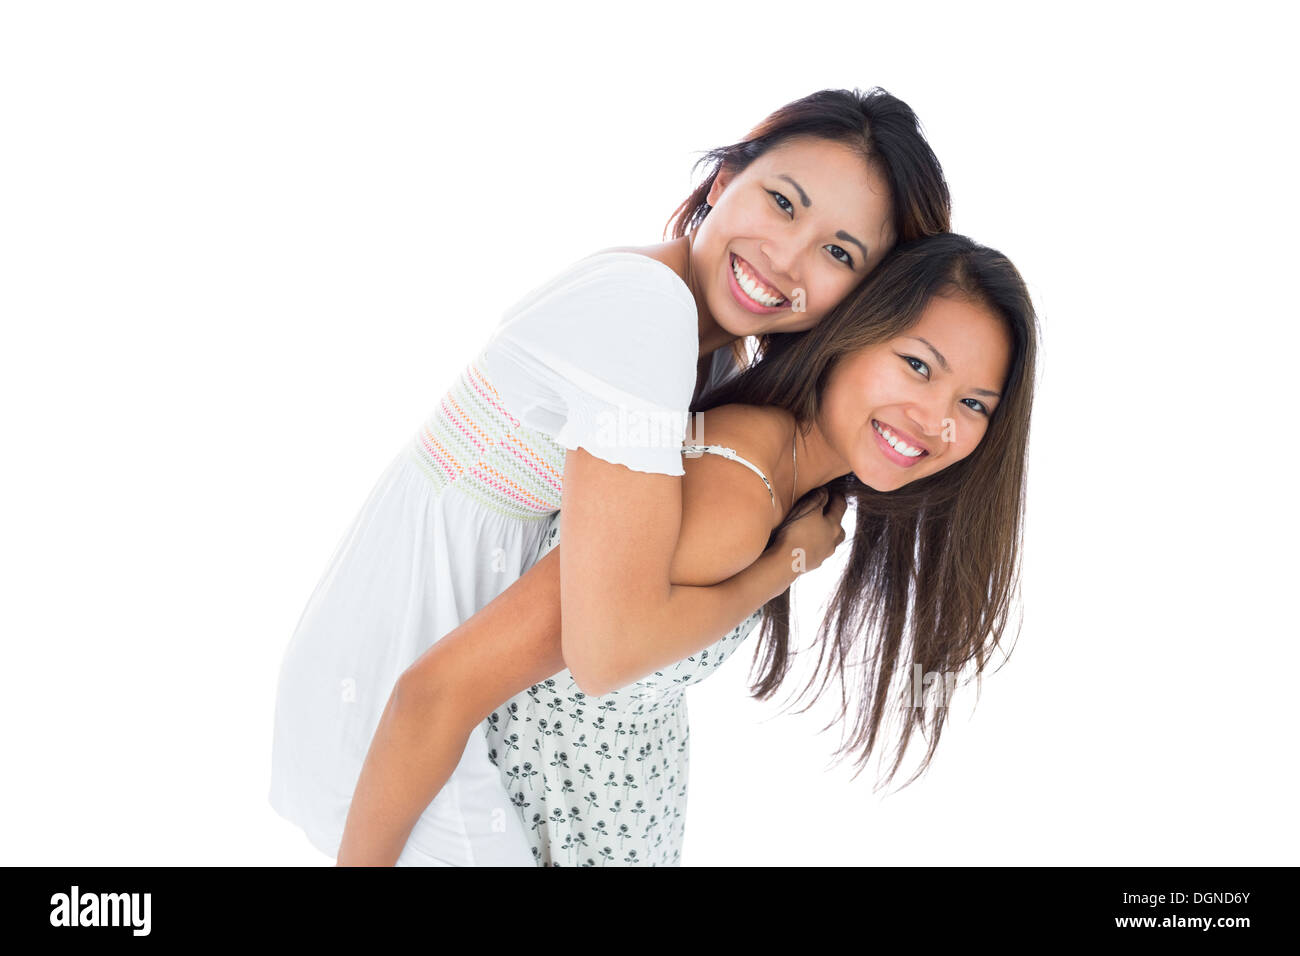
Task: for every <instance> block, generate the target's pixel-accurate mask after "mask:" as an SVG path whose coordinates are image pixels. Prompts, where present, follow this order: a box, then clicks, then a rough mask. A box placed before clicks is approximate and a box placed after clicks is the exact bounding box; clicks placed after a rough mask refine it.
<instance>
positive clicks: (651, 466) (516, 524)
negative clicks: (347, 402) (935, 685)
mask: <svg viewBox="0 0 1300 956" xmlns="http://www.w3.org/2000/svg"><path fill="white" fill-rule="evenodd" d="M698 349H699V345H698V331H697V320H696V309H695V304H694V299H693V298H692V297H691V295H690V292H689V290H688V289H687V288H686V285H685V283H683V282H682V281H681V280H680V279H679V278H678V276H677V274H676V273H675V272H673V270H672V269H671V268H669V267H668V266H666V265H664V264H663V263H661V262H659V261H657V260H655V259H651V258H650V257H648V256H642V255H639V254H637V253H598V254H596V255H595V256H591V257H588V258H587V259H584V260H580V261H579V262H577V263H576V264H574V265H573V266H571V267H570V268H568V269H566V270H564V271H563V272H562V273H561V274H560V275H559V276H557V277H556V278H554V279H552V280H551V281H550V282H548V283H546V284H545V285H542V286H540V287H538V288H537V289H534V290H533V291H532V292H531V293H529V294H528V295H527V296H526V297H525V298H524V299H523V300H522V301H521V302H519V303H517V304H516V305H515V306H513V307H512V308H511V309H509V310H508V311H507V312H506V313H505V317H504V319H502V320H501V321H500V322H499V325H498V327H497V330H496V333H495V335H494V336H493V338H492V341H491V344H490V346H489V347H488V348H487V349H485V351H484V353H483V354H482V355H481V356H480V357H479V358H480V359H485V360H486V361H485V362H484V364H486V363H487V362H490V363H491V367H490V368H489V369H487V370H486V372H487V374H484V373H485V369H484V368H483V367H481V365H480V363H479V361H477V360H475V361H471V362H470V363H469V365H468V366H467V367H466V368H465V370H464V371H463V372H462V373H461V375H460V376H458V377H457V379H456V380H455V381H454V382H452V383H451V387H450V388H448V389H447V391H446V392H445V393H444V394H443V396H442V399H441V400H440V401H438V402H437V403H436V406H435V407H434V409H433V411H432V414H431V415H430V416H429V417H428V419H427V420H426V421H425V422H424V423H423V424H422V425H421V426H420V427H419V428H418V429H417V430H416V433H415V434H414V435H412V436H411V437H410V440H409V441H408V442H406V443H404V444H403V447H402V448H401V449H400V451H399V453H398V454H397V456H396V457H395V458H394V459H393V460H392V462H391V464H390V465H389V467H388V468H387V469H386V470H385V472H384V473H383V474H382V475H381V476H380V478H379V480H378V481H377V482H376V484H375V485H374V487H373V488H372V489H371V492H370V494H369V495H368V497H367V498H366V500H365V502H364V504H363V505H362V506H361V508H360V510H359V511H358V512H357V514H356V516H355V518H354V520H353V521H352V523H351V525H350V526H349V527H348V528H347V529H346V530H345V531H344V533H343V534H342V536H341V537H340V538H339V539H338V545H337V547H336V548H335V551H334V554H333V557H332V558H331V559H330V560H329V561H328V563H327V564H326V566H325V568H324V570H323V573H322V575H321V577H320V579H319V581H318V583H317V585H316V588H315V590H314V591H313V593H312V595H311V597H310V599H309V600H308V601H307V605H306V607H305V608H304V610H303V612H302V614H301V616H300V618H299V621H298V624H297V626H296V627H295V629H294V634H293V637H292V639H291V640H290V642H289V646H288V648H287V649H286V651H285V654H284V657H283V659H282V663H281V669H280V675H279V682H278V687H277V694H276V709H275V727H274V738H273V746H272V761H271V786H270V790H269V796H270V801H271V805H272V806H273V807H274V808H275V809H276V811H277V812H279V813H280V814H281V815H283V816H284V817H285V818H286V819H288V820H291V821H293V822H294V823H296V824H297V825H299V826H301V827H302V828H303V830H304V832H305V833H306V834H307V835H308V837H309V838H310V839H311V841H312V843H313V844H314V845H316V846H317V847H318V848H319V849H321V850H322V851H323V852H325V853H327V854H329V855H330V856H331V857H333V856H335V855H336V854H337V852H338V847H339V843H340V841H341V839H342V834H343V829H344V825H345V822H346V820H347V814H348V810H349V807H350V805H351V802H352V796H353V793H354V791H355V789H356V783H357V779H358V777H359V775H360V772H361V768H362V766H363V765H364V761H365V757H366V754H367V752H368V750H369V747H370V743H371V741H372V740H373V738H374V734H375V730H376V728H377V727H378V725H379V723H380V719H381V717H382V715H383V713H384V709H385V707H386V704H387V702H388V700H389V697H390V695H391V694H392V691H393V687H394V684H395V683H396V681H397V679H398V678H399V677H400V676H401V674H402V672H403V671H404V669H405V668H407V667H408V666H409V665H410V664H411V663H412V662H413V661H415V660H416V659H417V658H418V657H419V656H420V655H421V654H423V653H424V652H425V651H427V650H428V648H429V647H430V646H432V645H433V644H434V643H435V642H436V641H438V640H440V639H441V638H442V637H443V636H444V635H446V634H449V633H451V632H452V631H453V630H454V629H455V628H457V627H458V626H459V625H460V624H462V623H464V622H465V621H466V620H468V619H469V618H470V617H471V616H472V615H473V614H475V613H476V612H478V611H480V610H482V609H483V608H484V607H486V606H487V605H488V604H489V603H490V602H491V601H493V600H494V599H495V598H496V597H497V596H499V595H500V594H501V593H503V592H504V591H505V590H506V589H507V588H508V587H509V586H510V585H511V584H512V583H514V582H515V581H516V580H518V579H519V577H520V576H521V575H522V574H523V573H524V572H526V571H527V570H528V568H530V567H531V566H532V565H533V563H534V562H535V561H536V560H537V558H538V557H539V547H540V546H541V545H543V543H544V542H545V541H551V540H554V539H553V538H552V537H550V533H551V532H552V531H554V532H555V534H556V535H558V530H559V514H558V509H559V507H560V503H561V500H562V492H563V470H564V464H565V452H564V447H568V448H573V447H576V446H578V445H583V446H585V447H591V446H588V442H591V443H593V444H594V445H596V446H600V445H601V444H602V442H604V443H606V444H608V442H607V441H606V436H601V435H600V434H599V433H598V431H596V430H595V429H596V427H597V426H598V425H599V424H600V422H599V419H598V416H599V415H600V414H601V413H602V412H609V411H610V410H611V409H617V408H620V407H622V408H624V410H627V409H628V408H637V409H640V410H655V409H667V410H673V411H680V410H685V409H687V408H688V407H689V402H690V398H691V394H692V391H693V388H694V384H695V377H696V367H697V356H698ZM719 353H722V354H721V355H719ZM714 356H715V358H714V363H713V367H712V372H713V378H715V379H718V378H721V379H725V378H728V377H730V376H731V375H732V374H734V370H733V369H732V366H731V364H730V363H731V356H730V354H729V353H728V351H727V350H726V349H720V350H718V352H715V353H714ZM620 403H622V404H621V405H620ZM519 418H522V419H523V420H524V421H526V422H528V423H530V424H533V425H535V426H536V427H535V428H529V427H524V426H521V425H520V423H519V421H517V420H516V419H519ZM553 435H558V436H559V437H560V441H561V442H563V443H564V447H561V445H560V444H557V442H556V440H555V439H554V438H552V437H550V436H553ZM683 437H684V431H682V432H678V434H677V435H676V445H675V447H663V448H641V449H638V448H636V447H630V446H629V447H624V446H622V445H620V444H619V443H618V442H614V443H613V445H612V447H609V448H600V447H598V448H596V449H594V450H596V451H600V453H601V456H602V457H605V458H607V460H611V461H623V462H630V463H631V466H632V467H637V468H638V469H639V470H654V471H660V472H663V473H667V474H678V475H680V474H683V473H684V469H683V468H682V466H681V456H682V454H683V451H682V438H683ZM628 506H629V507H635V504H634V503H631V502H629V503H628ZM760 616H761V615H759V614H758V612H755V614H754V615H753V616H751V618H750V620H749V621H747V622H744V624H743V625H742V626H741V627H740V628H738V629H737V630H736V631H735V632H733V634H732V635H731V636H730V637H729V638H728V639H727V640H726V641H725V642H724V643H722V644H720V645H718V646H717V647H715V648H714V649H713V650H712V651H711V652H710V651H708V650H706V651H704V652H701V654H700V655H692V656H691V657H690V658H688V659H687V660H685V661H683V662H681V664H680V667H674V668H665V669H664V670H663V672H662V674H660V675H656V677H655V678H654V680H658V681H662V682H663V684H664V686H663V687H662V688H658V689H656V687H652V686H651V684H646V683H644V682H642V683H641V684H639V685H638V686H637V687H636V688H633V689H632V691H630V692H629V693H635V695H636V697H635V706H636V707H637V708H638V709H641V710H644V709H645V708H647V707H650V706H652V705H653V704H654V702H655V701H656V700H657V699H658V698H659V696H660V695H662V694H665V693H666V694H668V696H669V697H670V698H671V699H670V700H666V701H664V702H663V705H664V707H665V708H666V709H665V710H663V711H662V712H661V714H660V716H662V717H663V719H664V723H663V724H661V725H658V726H657V727H656V726H651V727H650V728H648V729H647V733H648V734H649V733H652V732H653V736H644V737H642V738H641V739H642V740H643V741H644V742H645V743H646V744H652V745H654V746H655V747H656V748H658V747H659V746H660V744H661V743H662V746H663V747H664V748H669V747H670V748H672V749H671V753H667V754H666V756H665V757H662V758H657V759H655V760H652V761H648V762H640V763H638V762H637V756H638V755H637V753H636V748H633V750H632V751H631V752H630V753H629V754H627V755H624V756H626V767H627V769H626V770H621V773H620V779H621V780H623V781H624V784H625V785H626V784H627V782H628V781H629V779H632V780H633V781H635V780H642V782H643V783H644V785H645V786H644V790H643V793H646V794H648V793H649V792H650V789H651V787H652V786H655V787H660V788H662V787H666V788H667V790H666V791H665V794H664V798H663V799H664V801H670V803H662V804H660V805H659V806H658V807H657V809H656V812H655V813H653V814H645V815H643V816H642V815H639V814H638V813H637V808H636V807H635V799H637V798H632V799H631V800H630V801H629V804H628V808H629V809H628V811H627V814H628V815H627V816H624V815H623V814H621V813H620V812H619V811H620V808H621V804H617V805H614V806H613V807H611V808H609V810H610V814H611V815H610V816H609V817H608V821H609V825H610V826H611V827H615V828H616V827H617V826H619V825H620V824H622V823H624V822H625V821H626V820H627V819H633V820H635V819H638V817H640V819H641V824H642V828H641V829H639V830H638V831H637V833H636V834H635V835H634V836H633V837H632V838H631V839H633V842H631V843H629V842H628V838H624V837H623V835H622V833H621V832H617V831H616V832H615V833H614V835H613V836H612V837H611V838H610V839H608V840H604V841H602V842H601V843H600V844H599V846H596V845H595V844H593V851H595V850H601V851H603V850H605V849H606V847H607V845H608V847H609V850H608V852H609V853H614V852H617V851H620V850H622V851H623V852H622V854H621V855H620V857H619V859H620V860H622V859H623V858H624V857H630V854H629V853H628V852H627V850H626V849H625V848H629V847H630V848H636V847H638V846H642V849H641V852H639V853H638V854H637V855H636V857H635V859H637V860H646V859H650V860H652V861H660V860H663V861H671V860H673V859H675V858H676V854H677V851H678V848H679V846H680V839H681V832H682V831H681V827H682V820H683V818H682V816H681V812H682V811H683V810H684V807H685V785H686V772H685V768H686V759H687V755H686V754H685V753H684V752H679V751H678V747H679V746H684V744H685V736H686V731H687V724H686V712H685V703H684V700H683V701H682V702H681V704H680V706H679V705H678V704H677V703H676V702H675V701H676V692H678V691H679V690H680V687H682V686H685V684H686V683H687V682H688V681H689V682H691V683H694V682H695V681H696V680H698V679H700V678H701V677H702V676H703V672H702V670H701V668H699V667H698V666H697V665H698V663H699V661H701V660H705V661H706V663H707V662H708V661H714V662H716V661H718V660H719V659H720V658H721V657H723V656H725V654H724V652H725V651H726V650H727V649H729V648H730V647H732V646H734V644H736V643H738V642H739V640H740V639H741V638H743V636H744V634H746V633H748V630H749V629H750V628H752V627H753V625H754V623H755V622H756V621H757V620H758V618H759V617H760ZM616 638H617V635H611V637H610V639H611V640H615V639H616ZM558 676H561V677H563V678H564V680H565V681H566V682H567V680H568V675H567V672H565V673H564V674H562V675H558ZM652 683H653V682H652ZM525 696H527V695H526V694H525ZM539 713H540V712H539ZM525 716H526V714H525ZM604 716H605V717H608V718H609V724H608V731H607V733H608V734H609V735H611V737H610V740H611V741H612V742H611V743H610V747H611V748H613V747H614V745H615V744H618V747H619V749H620V750H621V749H623V748H626V747H628V745H629V738H628V737H627V736H624V735H623V731H624V728H623V727H622V726H620V725H619V723H618V720H619V718H617V717H616V716H615V715H614V714H613V712H612V711H611V712H610V713H607V714H605V715H604ZM566 718H567V715H566ZM629 719H630V718H629ZM655 719H656V718H654V717H652V718H651V720H650V723H651V724H652V725H653V724H654V722H655ZM525 723H526V721H525ZM596 724H598V725H599V726H600V727H604V726H605V722H604V721H603V720H601V718H600V716H598V715H597V716H594V717H593V727H590V728H587V729H589V730H591V731H592V732H593V734H595V733H598V732H599V733H601V734H604V733H605V732H606V731H597V730H596V729H595V725H596ZM490 726H492V722H491V721H485V722H484V725H483V727H482V728H481V729H480V731H478V732H475V733H471V734H470V737H469V741H468V743H467V744H466V748H465V751H464V753H463V754H462V755H461V757H460V760H459V762H458V764H457V767H456V769H455V771H454V772H453V773H452V775H451V777H450V778H449V780H448V781H447V784H446V785H445V786H444V787H443V788H442V790H441V791H440V792H439V794H438V795H437V797H435V798H434V800H433V801H432V802H431V803H430V804H429V805H428V806H427V807H426V808H425V809H424V811H423V812H422V813H421V815H420V817H419V819H418V820H417V821H416V823H415V825H414V827H413V829H412V831H411V835H410V837H409V839H408V840H407V843H406V846H405V847H404V849H403V851H402V854H401V856H400V857H399V859H398V861H397V862H398V865H399V866H404V865H430V866H435V865H456V866H479V865H496V866H511V865H518V866H533V865H535V864H536V863H537V862H545V861H546V860H547V859H549V857H548V856H546V855H545V854H541V853H540V851H539V849H538V844H537V842H536V841H537V840H538V839H540V837H539V836H538V834H537V833H536V832H535V831H534V830H533V829H532V826H533V822H532V813H533V812H535V809H536V808H535V807H528V806H526V803H527V802H530V801H531V797H526V796H523V795H517V794H515V793H513V792H510V791H509V788H508V787H507V785H506V783H505V782H503V779H502V776H501V772H499V771H498V767H497V765H496V761H495V759H494V757H493V755H492V753H491V752H490V751H491V750H493V749H496V750H497V752H498V753H502V754H504V753H505V750H504V748H505V746H506V744H507V743H508V741H507V740H504V739H503V740H501V741H496V740H495V738H494V740H493V743H492V744H489V741H488V737H487V729H488V728H489V727H490ZM528 726H530V727H540V724H536V725H534V724H529V725H528ZM629 726H631V725H630V724H629ZM639 727H640V724H639V723H638V724H637V728H638V729H639ZM664 728H667V729H664ZM660 733H662V735H663V736H662V738H661V737H660V736H659V734H660ZM547 739H548V740H552V741H553V742H554V738H547ZM590 739H593V740H595V739H597V738H596V737H595V736H593V737H592V738H590ZM599 739H600V740H601V741H604V740H605V739H606V738H605V737H604V736H601V737H600V738H599ZM515 762H519V763H521V764H522V763H525V762H527V760H526V759H525V760H522V761H512V762H511V763H510V764H508V765H506V766H505V770H506V771H509V770H511V769H512V768H513V766H514V763H515ZM598 762H599V761H598ZM619 763H620V767H622V766H623V764H624V760H623V759H622V757H620V761H619ZM602 766H604V765H603V764H602ZM656 766H657V767H658V769H657V770H656V769H654V768H655V767H656ZM550 769H551V770H552V772H554V773H561V772H562V767H561V765H560V763H558V762H557V763H556V765H555V766H554V767H552V768H550ZM629 774H631V775H633V777H632V778H629V777H628V775H629ZM642 774H645V775H648V776H646V777H644V778H643V777H641V776H637V775H642ZM507 779H509V778H507ZM518 782H519V783H520V786H521V787H522V788H523V789H524V790H525V791H527V792H528V793H531V788H532V786H533V785H534V783H535V782H536V781H530V780H520V781H518ZM560 783H561V784H562V783H563V781H562V780H561V781H560ZM557 792H558V790H557ZM601 792H602V798H601V802H602V808H601V809H602V811H603V810H604V809H606V808H605V807H604V806H603V804H604V794H605V793H606V790H605V789H604V788H602V791H601ZM656 792H658V790H656ZM525 811H527V812H528V817H527V818H526V819H525V817H523V816H522V814H523V813H524V812H525ZM664 814H668V815H669V816H671V817H672V820H673V823H671V824H670V825H668V826H665V827H662V828H661V827H660V826H659V823H660V821H664V820H665V819H666V818H665V816H664ZM601 819H605V817H604V815H603V813H602V816H601ZM647 829H648V830H649V833H648V835H647V834H646V832H645V831H646V830H647ZM593 839H595V836H594V835H593ZM642 839H645V840H647V841H649V842H648V843H646V844H645V845H642V844H639V843H637V842H635V841H637V840H642ZM584 858H585V857H584ZM600 859H601V861H602V862H605V861H606V857H605V856H604V855H602V856H601V858H600Z"/></svg>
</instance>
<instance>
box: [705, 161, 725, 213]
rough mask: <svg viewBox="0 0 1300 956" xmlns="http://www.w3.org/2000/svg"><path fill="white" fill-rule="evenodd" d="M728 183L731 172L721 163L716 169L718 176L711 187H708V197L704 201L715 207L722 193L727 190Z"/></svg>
mask: <svg viewBox="0 0 1300 956" xmlns="http://www.w3.org/2000/svg"><path fill="white" fill-rule="evenodd" d="M730 182H731V170H730V169H728V168H727V165H726V164H725V163H723V164H722V165H721V166H719V167H718V175H717V177H715V178H714V180H713V185H712V186H710V187H709V195H708V196H707V197H706V198H705V200H704V201H705V202H707V203H708V204H709V205H710V206H716V205H717V204H718V200H719V199H721V198H722V193H723V191H724V190H725V189H726V188H727V184H728V183H730Z"/></svg>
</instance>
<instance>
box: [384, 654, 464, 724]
mask: <svg viewBox="0 0 1300 956" xmlns="http://www.w3.org/2000/svg"><path fill="white" fill-rule="evenodd" d="M430 676H431V675H429V674H427V673H426V672H425V671H422V670H421V669H420V668H418V667H415V666H412V667H408V668H407V669H406V670H404V671H403V672H402V673H401V675H400V676H399V677H398V678H397V682H396V683H395V684H394V685H393V692H392V694H390V695H389V700H388V708H387V710H386V712H385V716H384V718H383V719H384V720H385V721H389V722H396V723H397V724H398V725H401V726H404V727H421V728H424V727H443V726H447V721H448V720H450V719H451V718H453V717H455V713H454V711H453V710H451V709H450V708H449V706H448V704H449V702H450V700H451V698H449V697H448V696H447V695H446V694H444V693H443V692H442V688H441V687H439V686H437V685H436V684H435V683H434V681H432V680H431V679H430Z"/></svg>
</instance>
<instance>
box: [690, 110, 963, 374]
mask: <svg viewBox="0 0 1300 956" xmlns="http://www.w3.org/2000/svg"><path fill="white" fill-rule="evenodd" d="M796 136H812V137H818V138H821V139H826V140H830V141H832V142H836V143H842V144H844V145H846V146H850V147H852V148H854V149H856V150H858V151H859V153H860V155H861V156H862V158H863V159H864V160H866V162H867V163H869V164H874V165H875V166H876V168H877V169H879V171H880V172H881V174H882V175H883V177H884V179H885V181H886V182H887V183H888V184H889V196H890V208H891V211H892V216H893V218H892V225H893V233H894V236H895V241H896V242H906V241H908V240H911V239H919V238H921V237H922V236H931V235H934V234H935V233H939V232H947V231H948V230H949V229H950V228H951V227H950V225H949V220H950V218H951V211H952V201H951V199H950V197H949V195H948V182H947V180H945V179H944V176H943V169H942V167H940V165H939V160H938V158H937V157H936V156H935V155H934V150H932V149H931V148H930V144H929V143H927V142H926V140H925V136H924V135H923V134H922V132H921V121H920V120H919V119H917V117H916V114H915V113H914V112H912V108H911V107H910V106H908V105H907V104H906V103H904V102H903V101H902V100H900V99H899V98H898V97H896V96H891V95H890V94H889V93H887V92H885V91H884V90H882V89H880V88H879V87H872V88H871V89H870V90H868V91H867V92H865V93H863V92H860V91H858V90H856V89H853V90H819V91H818V92H816V93H811V94H809V95H808V96H805V97H803V98H802V99H798V100H795V101H793V102H791V103H787V104H786V105H785V106H782V107H781V108H780V109H778V110H776V111H775V112H774V113H772V114H771V115H770V116H768V117H767V118H766V119H764V120H763V121H762V122H761V123H759V124H758V125H757V126H755V127H754V128H753V129H752V130H750V131H749V134H748V135H747V136H746V137H745V138H744V139H742V140H741V141H740V142H738V143H732V144H731V145H730V146H719V147H718V148H716V149H711V150H709V151H707V152H706V153H704V155H702V156H701V157H700V158H699V159H697V160H696V161H695V167H696V168H698V167H699V166H700V165H701V164H708V174H707V175H706V176H705V177H704V180H703V181H702V182H701V183H700V184H699V185H698V186H697V187H696V188H695V191H694V192H692V193H691V194H690V195H689V196H688V197H686V199H685V200H684V201H683V202H682V204H681V205H680V206H678V207H677V208H676V209H675V210H674V211H673V214H672V215H671V216H670V217H669V219H668V223H667V225H666V226H665V227H664V238H665V239H668V238H672V239H680V238H682V237H683V236H685V235H686V234H687V233H688V232H693V231H694V230H695V228H696V227H697V226H699V224H700V223H701V222H703V221H704V217H705V216H707V215H708V214H709V210H711V209H712V208H713V207H712V206H710V205H709V203H708V201H707V200H708V195H709V190H710V189H712V188H713V182H714V180H715V179H717V178H718V173H719V172H720V171H721V170H722V168H723V167H724V166H725V167H726V169H727V170H729V171H730V172H731V174H732V175H735V174H737V173H739V172H741V171H742V170H744V169H745V167H747V166H748V165H749V164H750V163H752V162H753V161H754V160H756V159H758V157H760V156H762V155H763V154H764V153H766V152H767V151H768V150H769V149H772V148H773V147H775V146H778V145H780V144H781V143H783V142H785V141H786V140H788V139H792V138H794V137H796ZM755 339H756V347H755V353H754V358H755V360H757V359H760V358H762V357H763V356H764V355H765V354H766V351H767V347H768V345H769V340H770V336H769V335H759V336H755ZM731 348H732V357H733V359H734V361H735V363H736V365H737V367H742V368H743V367H744V366H745V365H746V364H747V363H748V361H749V357H748V355H747V353H746V339H745V338H743V337H742V338H739V339H737V340H736V341H735V342H733V343H732V346H731Z"/></svg>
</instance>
